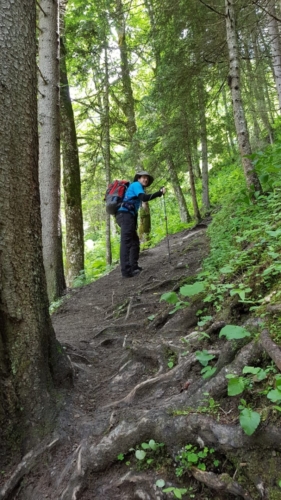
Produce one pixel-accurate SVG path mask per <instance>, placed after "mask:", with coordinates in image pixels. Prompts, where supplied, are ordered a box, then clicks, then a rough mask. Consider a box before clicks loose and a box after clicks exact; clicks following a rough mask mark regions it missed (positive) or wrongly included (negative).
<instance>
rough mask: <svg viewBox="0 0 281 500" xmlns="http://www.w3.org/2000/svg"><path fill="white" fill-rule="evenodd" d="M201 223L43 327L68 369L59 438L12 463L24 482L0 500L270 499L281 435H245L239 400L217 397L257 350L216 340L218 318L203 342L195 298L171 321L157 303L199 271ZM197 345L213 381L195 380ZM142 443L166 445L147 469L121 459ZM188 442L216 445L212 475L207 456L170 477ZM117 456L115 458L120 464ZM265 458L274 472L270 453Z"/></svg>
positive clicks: (84, 292)
mask: <svg viewBox="0 0 281 500" xmlns="http://www.w3.org/2000/svg"><path fill="white" fill-rule="evenodd" d="M208 222H209V221H205V223H202V224H200V225H198V226H196V227H194V228H193V229H191V230H186V231H183V232H181V233H178V234H176V235H173V236H170V237H169V243H170V250H171V259H169V255H168V246H167V240H163V241H162V242H161V243H160V244H159V245H158V246H156V247H155V248H153V249H149V250H146V251H144V252H142V253H141V257H140V262H139V264H140V266H141V267H143V271H142V272H141V273H140V274H139V275H138V276H136V277H134V278H132V279H122V278H121V275H120V268H119V267H118V268H116V269H115V270H114V271H112V272H111V273H110V274H108V275H107V276H104V277H103V278H101V279H100V280H98V281H96V282H94V283H92V284H90V285H87V286H85V287H83V288H81V289H76V290H72V291H71V292H70V293H69V297H68V298H67V300H66V301H65V302H64V304H63V305H62V306H61V307H60V309H59V310H58V311H57V312H56V313H55V314H54V315H53V317H52V320H53V325H54V328H55V331H56V335H57V338H58V339H59V341H60V342H61V344H62V345H63V347H64V349H65V350H66V352H67V354H68V356H69V358H70V360H71V363H72V366H73V372H74V387H73V389H71V390H68V391H67V392H63V393H62V395H61V397H62V402H61V407H62V408H61V412H60V418H59V422H58V426H57V429H56V432H55V433H54V435H53V436H52V438H49V439H47V440H46V441H45V442H44V443H42V445H41V449H40V448H39V449H38V450H35V452H34V453H33V454H31V456H30V457H29V458H28V460H26V461H25V463H24V465H21V468H22V473H21V478H23V479H21V481H20V480H19V479H17V480H16V479H15V480H14V482H15V484H16V485H17V486H16V488H14V490H13V494H12V495H10V496H9V495H8V494H5V495H2V496H1V494H0V499H1V500H2V498H3V500H6V499H7V500H11V499H12V498H17V499H19V500H43V499H45V498H47V499H52V500H78V499H82V500H134V499H144V500H161V499H163V500H164V499H171V498H175V496H174V495H176V492H175V490H174V491H171V492H170V493H165V492H163V490H162V489H161V488H159V487H156V481H157V479H163V480H165V482H166V486H170V487H176V488H179V489H180V488H182V492H181V493H178V492H177V495H182V498H184V499H188V498H196V499H197V500H209V499H217V500H219V499H220V500H221V499H225V500H230V499H233V498H234V499H235V498H236V499H241V498H244V499H246V500H251V498H252V499H256V498H270V497H269V496H267V490H266V488H265V487H264V478H263V473H264V467H263V465H262V461H261V460H260V455H259V453H261V454H262V453H263V449H266V448H270V447H272V446H273V444H274V447H275V449H277V450H280V451H281V434H280V432H279V431H278V428H276V427H270V426H267V427H266V428H263V427H261V429H260V430H258V431H256V432H255V434H254V436H251V437H249V436H246V435H245V434H244V433H243V432H242V429H241V427H240V426H239V425H237V424H238V413H237V398H236V401H235V400H234V403H233V404H231V403H230V402H229V398H225V397H224V396H225V394H226V386H227V381H226V378H225V375H226V373H227V371H228V372H229V373H232V372H235V373H239V372H241V370H242V368H243V367H244V366H245V364H250V363H251V362H253V360H257V359H259V358H260V357H261V356H262V347H261V345H260V343H257V342H254V341H253V342H249V343H248V344H246V345H245V344H241V343H239V342H236V343H235V345H230V343H229V342H226V341H222V340H221V339H219V338H218V335H217V333H218V331H219V329H220V328H221V327H222V326H223V325H222V323H217V322H216V321H215V320H216V318H215V317H214V318H213V320H212V321H211V322H210V324H209V326H208V325H207V326H206V329H205V332H208V336H207V335H206V336H202V335H200V332H198V329H196V325H197V322H198V317H197V316H196V312H197V311H198V309H199V308H200V306H201V305H202V304H200V302H198V301H197V302H195V303H193V302H192V301H191V304H190V306H189V307H187V308H185V309H183V310H180V311H178V312H177V313H176V314H174V315H170V314H169V311H170V310H171V306H169V305H168V304H167V303H166V302H164V301H161V302H160V297H161V295H162V294H163V293H165V292H169V291H178V290H179V288H180V286H181V285H182V284H183V283H186V282H187V281H188V280H190V281H191V282H192V279H193V277H194V276H195V275H196V274H197V273H198V272H199V270H200V266H201V263H202V259H203V258H204V257H205V256H206V255H207V253H208V240H207V237H206V228H207V225H208ZM184 339H186V341H185V340H184ZM198 349H202V350H203V349H208V351H209V353H211V354H212V355H213V356H214V359H215V363H216V364H215V366H216V368H217V371H216V375H215V376H214V377H212V378H210V379H207V380H203V378H202V375H201V374H200V372H201V369H202V366H201V365H200V364H199V363H198V361H197V360H196V357H195V352H196V350H198ZM234 399H235V398H234ZM187 410H188V411H187ZM151 439H153V440H154V441H155V442H156V444H157V446H158V445H159V444H160V443H164V445H165V447H164V448H163V449H162V448H161V447H160V446H159V447H158V448H157V450H156V451H155V450H151V449H150V450H149V451H147V457H150V455H151V456H152V458H151V460H153V461H154V465H153V466H150V463H149V461H147V460H144V461H140V460H139V461H138V460H136V458H135V455H134V452H131V453H130V452H129V450H130V449H132V448H134V449H136V448H140V449H141V446H140V445H141V443H143V442H145V443H148V442H149V441H150V440H151ZM50 442H51V445H50ZM188 443H192V445H193V446H197V447H198V449H199V450H200V449H205V448H206V447H207V449H208V450H210V449H214V452H209V451H208V453H209V454H210V458H211V454H212V453H215V454H216V457H215V458H216V460H218V462H219V463H220V465H219V466H218V467H217V469H216V470H215V473H214V472H212V471H213V469H214V466H213V462H215V459H214V458H213V460H211V462H210V463H209V464H208V468H207V470H208V472H204V471H200V470H199V469H198V468H197V467H196V468H195V467H193V468H191V469H190V470H189V471H188V472H187V473H185V474H184V475H183V477H176V476H175V474H174V471H175V460H176V456H177V455H178V454H179V450H180V448H181V447H182V446H184V445H186V444H188ZM204 447H205V448H204ZM160 448H161V449H160ZM257 450H258V451H257ZM43 451H44V453H43ZM120 454H123V455H124V460H120V461H118V460H116V458H117V456H118V455H119V456H120ZM37 456H38V457H39V456H40V459H38V458H36V457H37ZM120 458H123V457H122V455H121V456H120ZM274 461H275V462H274V467H275V470H278V468H280V465H281V463H279V462H280V459H279V454H277V455H275V458H274ZM244 462H245V463H246V465H247V467H246V466H245V468H244V469H243V470H242V469H241V467H240V465H239V464H243V463H244ZM250 463H251V464H253V465H254V467H255V468H254V470H251V467H250ZM28 471H30V472H29V473H28ZM238 471H239V472H238ZM241 471H242V472H243V474H242V472H241ZM19 474H20V473H19ZM236 476H239V477H240V476H241V478H242V479H241V480H239V482H237V481H236ZM241 483H242V484H241ZM9 488H10V491H12V483H11V485H9ZM9 488H8V486H7V488H6V491H9ZM249 488H250V492H251V494H250V493H249ZM262 488H263V490H264V494H263V495H261V494H260V491H262ZM276 488H277V486H276ZM273 489H274V491H275V486H274V488H273ZM277 489H278V488H277ZM177 498H181V497H180V496H177ZM272 498H273V497H272ZM274 498H275V497H274ZM276 498H278V496H276ZM279 498H281V496H280V497H279Z"/></svg>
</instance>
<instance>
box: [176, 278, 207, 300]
mask: <svg viewBox="0 0 281 500" xmlns="http://www.w3.org/2000/svg"><path fill="white" fill-rule="evenodd" d="M204 288H205V284H204V282H203V281H197V282H196V283H193V285H184V286H182V287H181V288H180V294H181V295H183V296H184V297H192V296H193V295H197V294H198V293H200V292H203V290H204Z"/></svg>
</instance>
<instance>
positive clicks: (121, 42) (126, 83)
mask: <svg viewBox="0 0 281 500" xmlns="http://www.w3.org/2000/svg"><path fill="white" fill-rule="evenodd" d="M125 24H126V22H125V16H124V7H123V3H122V0H116V23H115V25H116V30H117V34H118V47H119V53H120V59H121V76H122V84H123V91H124V100H123V105H122V109H123V112H124V114H125V116H126V119H127V131H128V135H129V141H130V147H131V151H132V157H133V162H134V163H135V168H136V171H138V170H140V169H141V168H142V166H141V161H140V145H139V141H138V139H137V138H136V132H137V125H136V116H135V101H134V96H133V89H132V82H131V75H130V66H129V58H128V46H127V40H126V28H125Z"/></svg>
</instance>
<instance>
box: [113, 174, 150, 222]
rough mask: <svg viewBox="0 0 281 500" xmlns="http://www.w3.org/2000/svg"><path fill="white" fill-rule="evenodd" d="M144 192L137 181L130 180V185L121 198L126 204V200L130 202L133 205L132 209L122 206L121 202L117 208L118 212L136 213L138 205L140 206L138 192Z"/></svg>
mask: <svg viewBox="0 0 281 500" xmlns="http://www.w3.org/2000/svg"><path fill="white" fill-rule="evenodd" d="M142 193H143V194H145V191H144V188H143V186H142V185H141V183H140V182H139V181H136V182H132V184H130V186H129V187H128V189H127V191H126V194H125V196H124V199H123V203H124V204H126V202H130V203H132V204H133V205H134V210H129V209H128V208H126V206H123V203H122V205H121V207H120V208H118V210H117V213H118V212H129V213H131V214H133V215H136V214H137V212H138V210H139V208H140V206H141V200H140V199H139V198H138V196H139V194H142Z"/></svg>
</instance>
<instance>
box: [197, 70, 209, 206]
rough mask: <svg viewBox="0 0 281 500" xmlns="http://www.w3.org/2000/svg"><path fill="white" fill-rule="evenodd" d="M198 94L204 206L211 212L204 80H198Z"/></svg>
mask: <svg viewBox="0 0 281 500" xmlns="http://www.w3.org/2000/svg"><path fill="white" fill-rule="evenodd" d="M198 94H199V102H200V109H199V118H200V135H201V151H202V204H203V207H204V210H205V211H206V212H208V211H209V210H210V197H209V172H208V141H207V122H206V114H205V109H206V98H205V89H204V84H203V82H202V79H201V78H200V77H199V78H198Z"/></svg>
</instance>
